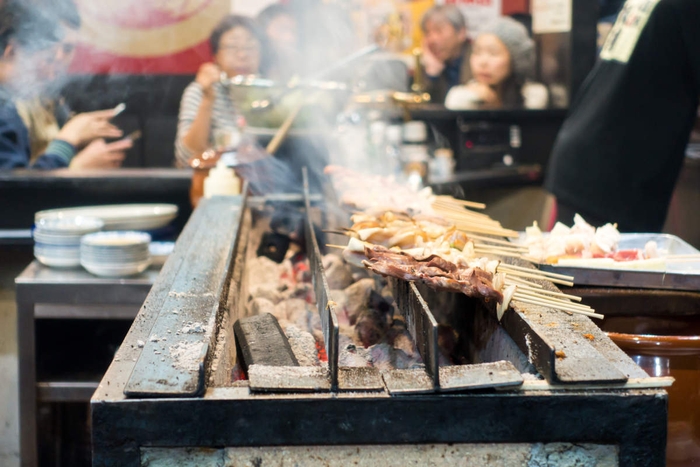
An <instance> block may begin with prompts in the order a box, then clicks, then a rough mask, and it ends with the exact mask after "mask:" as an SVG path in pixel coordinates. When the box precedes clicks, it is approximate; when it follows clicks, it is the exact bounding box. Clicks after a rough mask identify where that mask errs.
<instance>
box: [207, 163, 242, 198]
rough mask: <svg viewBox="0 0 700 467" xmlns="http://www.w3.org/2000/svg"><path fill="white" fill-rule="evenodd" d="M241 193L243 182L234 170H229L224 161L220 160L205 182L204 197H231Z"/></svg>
mask: <svg viewBox="0 0 700 467" xmlns="http://www.w3.org/2000/svg"><path fill="white" fill-rule="evenodd" d="M240 193H241V181H240V180H239V179H238V177H236V174H235V173H234V171H233V169H230V168H228V167H227V166H226V163H225V162H224V161H223V160H219V162H217V164H216V167H214V168H213V169H211V170H210V171H209V176H208V177H207V178H206V180H204V197H205V198H211V197H212V196H231V195H238V194H240Z"/></svg>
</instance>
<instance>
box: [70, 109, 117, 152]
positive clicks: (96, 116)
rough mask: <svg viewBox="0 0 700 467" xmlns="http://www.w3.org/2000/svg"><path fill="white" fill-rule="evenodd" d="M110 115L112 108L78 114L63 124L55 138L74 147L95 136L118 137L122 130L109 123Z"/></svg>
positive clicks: (91, 139) (82, 144)
mask: <svg viewBox="0 0 700 467" xmlns="http://www.w3.org/2000/svg"><path fill="white" fill-rule="evenodd" d="M112 117H114V109H110V110H98V111H97V112H85V113H81V114H78V115H76V116H75V117H73V118H71V119H70V120H68V122H66V124H65V125H63V128H61V131H59V132H58V136H57V138H58V139H61V140H63V141H66V142H67V143H70V144H72V145H73V146H75V147H82V146H84V145H85V144H87V143H89V142H90V141H93V140H95V139H97V138H119V137H120V136H122V131H121V130H120V129H119V128H117V127H116V126H114V125H112V124H111V123H110V121H109V119H110V118H112Z"/></svg>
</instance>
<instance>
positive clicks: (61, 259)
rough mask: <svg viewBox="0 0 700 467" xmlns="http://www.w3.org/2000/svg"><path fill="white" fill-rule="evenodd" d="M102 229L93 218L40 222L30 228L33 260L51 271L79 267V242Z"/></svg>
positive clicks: (102, 224)
mask: <svg viewBox="0 0 700 467" xmlns="http://www.w3.org/2000/svg"><path fill="white" fill-rule="evenodd" d="M103 226H104V222H102V220H101V219H98V218H95V217H73V218H70V219H41V220H39V221H38V222H37V223H36V226H35V228H34V233H33V236H34V256H35V257H36V259H38V260H39V262H41V263H42V264H44V265H46V266H49V267H53V268H74V267H78V266H80V239H81V238H82V237H83V235H86V234H91V233H93V232H97V231H99V230H100V229H102V227H103Z"/></svg>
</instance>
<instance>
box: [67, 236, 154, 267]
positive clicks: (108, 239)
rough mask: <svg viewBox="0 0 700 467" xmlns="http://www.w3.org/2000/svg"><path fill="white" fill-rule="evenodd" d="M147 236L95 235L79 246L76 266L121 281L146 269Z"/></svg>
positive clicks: (148, 237)
mask: <svg viewBox="0 0 700 467" xmlns="http://www.w3.org/2000/svg"><path fill="white" fill-rule="evenodd" d="M150 242H151V236H150V235H148V234H147V233H145V232H128V231H127V232H119V231H117V232H98V233H94V234H90V235H86V236H84V237H83V238H82V240H81V242H80V264H82V265H83V267H84V268H85V269H87V270H88V271H89V272H91V273H92V274H94V275H96V276H102V277H122V276H132V275H134V274H139V273H142V272H143V271H145V270H146V269H148V266H150V264H151V256H150V253H149V250H148V247H149V244H150Z"/></svg>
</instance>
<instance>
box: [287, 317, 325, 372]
mask: <svg viewBox="0 0 700 467" xmlns="http://www.w3.org/2000/svg"><path fill="white" fill-rule="evenodd" d="M285 334H286V335H287V338H288V339H289V345H290V346H291V347H292V351H293V352H294V355H295V356H296V358H297V361H298V362H299V366H320V365H321V362H320V360H319V359H318V350H317V349H316V339H314V336H312V335H311V334H310V333H308V332H305V331H302V330H301V329H299V328H298V327H296V326H295V325H293V324H290V325H289V326H287V328H286V329H285Z"/></svg>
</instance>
